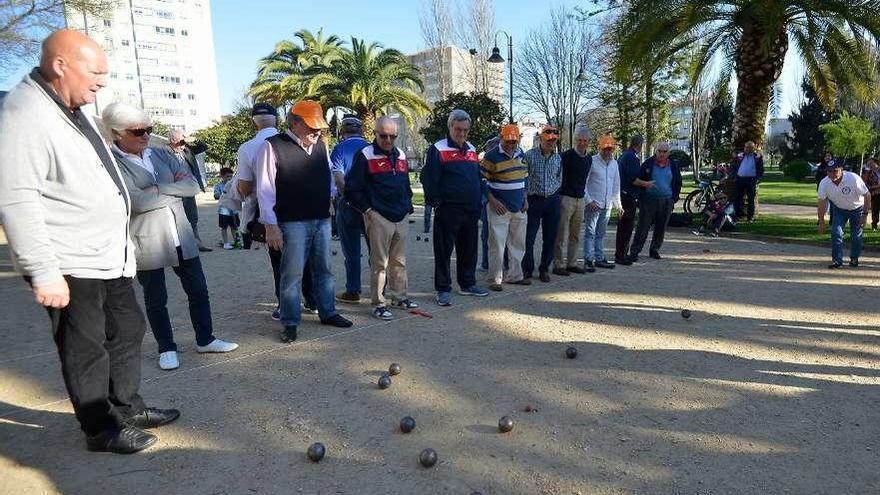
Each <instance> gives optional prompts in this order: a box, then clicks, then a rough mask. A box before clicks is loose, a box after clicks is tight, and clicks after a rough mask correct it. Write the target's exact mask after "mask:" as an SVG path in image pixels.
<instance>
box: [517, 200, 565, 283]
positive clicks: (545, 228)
mask: <svg viewBox="0 0 880 495" xmlns="http://www.w3.org/2000/svg"><path fill="white" fill-rule="evenodd" d="M528 199H529V209H528V211H527V212H526V214H527V215H528V217H529V220H528V223H527V224H526V254H525V255H524V256H523V260H522V269H523V275H524V276H526V277H531V276H532V275H533V273H534V271H535V240H536V238H537V237H538V229H539V228H540V229H541V238H542V243H541V264H540V265H539V266H538V271H539V272H546V271H549V270H550V265H551V264H552V263H553V254H554V248H555V247H556V235H557V234H558V233H559V216H560V215H561V214H562V201H561V200H560V198H559V193H556V194H554V195H552V196H550V197H547V198H545V197H544V196H538V195H536V194H530V195H529V197H528Z"/></svg>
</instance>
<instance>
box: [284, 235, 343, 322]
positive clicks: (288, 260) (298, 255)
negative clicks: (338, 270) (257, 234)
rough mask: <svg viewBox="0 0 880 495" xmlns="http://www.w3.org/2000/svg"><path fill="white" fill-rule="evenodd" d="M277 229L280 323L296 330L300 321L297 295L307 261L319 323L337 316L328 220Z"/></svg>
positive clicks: (298, 295)
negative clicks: (279, 242) (279, 237)
mask: <svg viewBox="0 0 880 495" xmlns="http://www.w3.org/2000/svg"><path fill="white" fill-rule="evenodd" d="M280 227H281V234H282V236H283V238H284V246H283V247H282V249H281V287H280V289H281V323H282V324H283V325H284V326H286V327H287V326H295V325H299V323H300V321H301V319H302V307H301V306H300V305H301V301H300V298H301V295H300V292H301V288H302V277H303V270H304V269H305V265H306V261H308V263H309V269H310V270H311V272H312V287H313V291H314V295H315V299H316V302H317V304H318V315H319V316H320V318H321V321H323V320H326V319H328V318H331V317H332V316H334V315H336V314H337V312H336V303H335V300H334V295H333V283H334V281H333V272H332V271H331V270H330V219H329V218H322V219H320V220H305V221H300V222H284V223H281V224H280ZM310 253H311V256H310V255H309V254H310Z"/></svg>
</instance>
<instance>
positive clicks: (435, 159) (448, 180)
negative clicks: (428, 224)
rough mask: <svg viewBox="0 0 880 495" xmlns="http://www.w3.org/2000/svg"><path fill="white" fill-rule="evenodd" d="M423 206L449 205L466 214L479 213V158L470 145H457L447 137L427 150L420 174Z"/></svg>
mask: <svg viewBox="0 0 880 495" xmlns="http://www.w3.org/2000/svg"><path fill="white" fill-rule="evenodd" d="M421 180H422V185H423V186H424V188H425V203H427V204H429V205H431V206H434V207H436V206H440V205H450V206H455V207H458V208H461V209H464V210H466V211H469V212H478V211H479V210H480V204H481V196H482V191H483V180H482V177H481V176H480V158H479V156H478V155H477V149H476V148H474V146H473V145H472V144H471V143H465V144H464V146H457V145H456V144H455V142H454V141H453V140H452V138H450V137H448V136H447V137H446V139H441V140H440V141H437V142H436V143H434V144H433V145H432V146H431V147H430V148H428V154H427V157H426V158H425V167H424V168H423V169H422V173H421Z"/></svg>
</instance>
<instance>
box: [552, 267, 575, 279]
mask: <svg viewBox="0 0 880 495" xmlns="http://www.w3.org/2000/svg"><path fill="white" fill-rule="evenodd" d="M553 275H560V276H562V277H567V276H569V275H571V274H570V273H568V270H566V269H565V268H554V269H553Z"/></svg>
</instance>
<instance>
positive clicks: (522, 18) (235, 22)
mask: <svg viewBox="0 0 880 495" xmlns="http://www.w3.org/2000/svg"><path fill="white" fill-rule="evenodd" d="M458 1H459V0H449V2H448V3H450V4H455V3H457V2H458ZM421 4H422V0H383V1H360V2H359V1H341V0H321V1H314V2H304V1H290V0H286V1H281V0H252V1H250V2H247V3H245V2H242V1H240V0H213V1H212V2H211V8H212V19H213V29H214V44H215V47H216V49H215V54H216V60H217V77H218V80H219V85H220V108H221V111H223V112H224V113H227V112H230V111H231V110H232V109H233V106H234V104H235V102H236V101H237V99H238V98H240V97H241V95H242V94H243V93H244V90H245V89H246V88H247V86H248V85H249V84H250V82H251V81H252V80H253V78H254V76H255V73H256V61H257V60H258V59H259V58H260V57H263V56H265V55H267V54H268V53H269V52H270V51H271V50H272V48H273V46H274V45H275V43H276V42H277V41H279V40H281V39H284V38H288V39H290V38H292V37H293V33H294V32H296V31H298V30H299V29H304V28H305V29H309V30H311V31H313V32H317V30H318V29H320V28H323V29H324V32H325V33H331V34H336V35H337V36H340V37H342V38H343V39H346V40H347V39H348V38H349V37H351V36H356V37H358V38H362V39H366V40H369V41H378V42H381V43H383V44H384V45H385V46H386V47H390V48H396V49H398V50H401V51H402V52H404V53H413V52H416V51H418V50H420V49H422V48H424V44H423V42H422V35H421V30H420V27H419V8H420V6H421ZM495 5H496V14H495V24H496V26H497V27H498V29H504V30H505V31H507V32H509V33H511V34H512V35H513V37H514V50H515V49H516V41H517V40H521V39H524V37H525V36H526V35H527V34H528V32H529V31H530V30H531V29H534V28H536V27H538V26H539V25H540V24H541V23H543V22H545V21H547V19H548V17H549V12H550V10H552V9H553V8H554V7H557V6H561V7H565V8H567V9H571V10H573V9H574V7H575V6H579V5H580V6H585V7H586V8H588V9H589V8H590V7H591V6H592V2H591V1H589V0H563V1H556V2H545V3H542V2H535V1H526V0H495ZM499 42H500V43H506V41H505V40H504V39H503V37H502V38H501V39H500V40H499ZM502 48H503V45H502ZM793 51H794V47H792V48H791V49H790V50H789V57H788V58H787V60H786V70H785V73H784V74H783V76H782V80H783V83H784V95H783V98H782V100H783V101H782V102H781V103H782V104H781V107H782V112H781V115H782V116H787V115H788V113H789V109H790V108H792V107H794V106H796V104H797V101H795V98H796V97H797V95H798V91H799V90H798V87H797V83H796V81H798V80H799V79H798V78H799V77H800V76H798V75H797V74H798V68H797V67H796V64H795V63H794V60H796V59H795V57H793V56H792V55H793ZM30 66H31V62H26V63H23V64H22V67H21V68H20V70H18V71H16V72H15V73H14V74H12V75H11V76H10V77H8V78H7V79H6V80H0V89H8V88H10V87H11V86H12V85H14V84H15V83H16V82H18V80H20V79H21V77H22V76H23V75H24V74H25V73H26V72H27V71H28V70H29V67H30Z"/></svg>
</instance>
